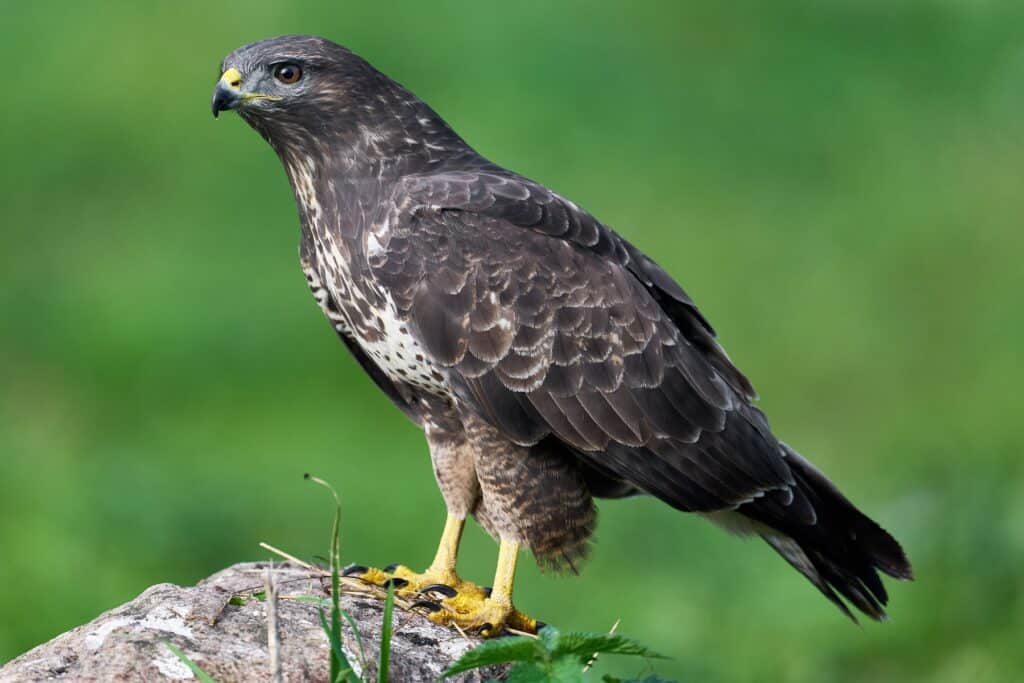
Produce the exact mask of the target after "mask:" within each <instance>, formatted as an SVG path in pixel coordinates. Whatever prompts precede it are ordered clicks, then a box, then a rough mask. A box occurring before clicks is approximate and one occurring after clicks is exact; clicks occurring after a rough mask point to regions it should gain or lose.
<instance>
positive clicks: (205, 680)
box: [164, 640, 217, 683]
mask: <svg viewBox="0 0 1024 683" xmlns="http://www.w3.org/2000/svg"><path fill="white" fill-rule="evenodd" d="M164 645H166V646H167V649H168V650H170V651H171V652H173V653H174V656H175V657H177V658H178V659H180V660H181V661H182V663H183V664H184V665H185V666H187V667H188V668H189V669H191V670H192V673H193V674H195V676H196V678H198V679H199V680H200V681H202V683H217V679H216V678H214V677H213V676H211V675H210V674H208V673H206V672H205V671H203V669H202V667H201V666H199V665H198V664H196V663H195V662H193V661H192V660H191V659H190V658H189V656H188V655H187V654H185V653H184V652H182V651H181V650H179V649H178V648H177V647H175V646H174V644H173V643H170V642H168V641H166V640H165V641H164Z"/></svg>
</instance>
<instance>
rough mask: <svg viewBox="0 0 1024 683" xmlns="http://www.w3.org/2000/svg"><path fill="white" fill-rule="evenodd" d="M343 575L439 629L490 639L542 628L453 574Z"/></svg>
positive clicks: (404, 570) (359, 571)
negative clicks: (388, 592)
mask: <svg viewBox="0 0 1024 683" xmlns="http://www.w3.org/2000/svg"><path fill="white" fill-rule="evenodd" d="M345 575H346V576H349V577H352V578H355V579H360V580H362V581H366V582H367V583H372V584H375V585H378V586H385V585H387V583H388V582H389V581H393V582H394V585H395V594H396V595H398V596H400V597H402V598H405V599H406V600H408V601H409V602H411V603H412V608H414V609H416V610H418V611H422V612H423V613H425V614H426V616H427V618H428V619H430V620H431V621H433V622H434V623H436V624H441V625H443V626H457V627H458V628H460V629H462V630H463V631H464V632H466V633H467V634H470V635H476V636H480V637H482V638H491V637H494V636H497V635H501V634H502V633H503V632H504V631H505V630H506V629H514V630H516V631H524V632H526V633H536V632H537V629H538V628H539V627H540V626H542V625H543V624H542V623H540V622H538V621H537V620H536V619H533V618H532V617H529V616H527V615H525V614H523V613H522V612H520V611H519V610H517V609H516V608H515V607H513V606H512V603H511V601H510V600H508V599H505V600H501V599H499V598H497V597H496V598H492V597H491V589H490V588H486V587H483V586H478V585H476V584H475V583H470V582H469V581H463V580H462V579H460V578H459V576H458V575H457V574H455V572H448V571H441V572H438V571H431V570H427V571H426V572H423V573H422V574H420V573H417V572H414V571H412V570H411V569H409V568H408V567H405V566H403V565H392V566H389V567H385V568H384V569H377V568H376V567H363V566H359V565H357V566H353V567H349V568H348V569H347V570H345Z"/></svg>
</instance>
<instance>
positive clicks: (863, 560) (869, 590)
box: [737, 444, 913, 621]
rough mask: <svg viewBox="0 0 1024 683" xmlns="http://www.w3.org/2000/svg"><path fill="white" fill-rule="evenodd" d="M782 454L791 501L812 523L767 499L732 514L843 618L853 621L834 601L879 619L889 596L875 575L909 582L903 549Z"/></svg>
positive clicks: (797, 459)
mask: <svg viewBox="0 0 1024 683" xmlns="http://www.w3.org/2000/svg"><path fill="white" fill-rule="evenodd" d="M783 449H784V452H785V456H786V462H787V464H788V465H789V466H790V469H791V470H792V472H793V477H794V480H795V486H794V493H795V495H794V501H795V502H796V504H797V505H798V506H802V505H803V502H804V501H805V502H806V503H809V505H810V506H811V507H812V508H813V510H814V519H813V521H811V522H810V523H808V521H807V518H806V515H803V514H793V513H792V512H787V511H786V509H785V508H788V507H790V506H781V505H780V504H779V501H778V500H775V499H772V498H770V497H768V496H765V497H764V498H760V499H757V500H754V501H751V502H750V503H746V504H744V505H742V506H740V507H739V508H738V509H737V512H739V513H741V514H743V515H745V516H747V517H749V518H750V519H752V520H754V521H755V522H757V523H758V526H757V530H758V534H759V535H760V536H761V537H762V538H763V539H764V540H765V541H767V543H768V544H769V545H770V546H771V547H772V548H774V549H775V551H776V552H778V553H779V555H781V556H782V557H783V558H785V560H786V561H787V562H789V563H790V564H791V565H792V566H793V567H794V568H796V570H797V571H799V572H800V573H801V574H803V575H804V576H805V577H807V578H808V579H809V580H810V582H811V583H812V584H814V585H815V586H816V587H817V588H818V590H820V591H821V592H822V594H823V595H824V596H825V597H826V598H828V599H829V600H831V601H832V602H833V603H835V604H836V605H837V606H838V607H839V608H840V609H841V610H842V611H843V613H844V614H846V616H848V617H850V618H851V619H853V620H854V621H856V617H854V615H853V613H852V612H851V611H850V609H849V608H848V607H847V606H846V604H844V602H843V600H842V599H841V598H840V596H842V598H845V599H846V600H847V601H849V602H850V603H851V604H852V605H853V606H855V607H856V608H857V609H858V610H860V611H861V612H863V613H864V614H866V615H868V616H869V617H871V618H872V619H877V620H882V619H885V616H886V615H885V609H884V608H885V605H886V603H887V602H888V600H889V596H888V594H887V592H886V590H885V586H884V585H883V584H882V580H881V578H880V577H879V575H878V572H879V571H881V572H883V573H885V574H888V575H889V576H892V577H894V578H897V579H912V578H913V570H912V569H911V566H910V562H909V561H908V560H907V556H906V555H905V554H904V552H903V549H902V548H901V547H900V545H899V543H897V542H896V539H894V538H893V537H892V536H891V535H889V534H888V533H887V532H886V531H885V530H884V529H882V527H880V526H879V525H878V524H877V523H875V522H874V521H872V520H871V519H870V518H868V517H867V516H866V515H865V514H864V513H862V512H861V511H860V510H858V509H857V508H856V507H855V506H854V505H853V503H851V502H850V501H849V500H848V499H847V498H846V497H845V496H844V495H843V494H842V493H840V492H839V490H838V489H837V488H836V487H835V485H834V484H832V482H830V481H829V480H828V478H827V477H825V475H824V474H822V473H821V472H820V471H819V470H818V469H817V468H815V467H814V466H813V465H811V463H809V462H808V461H807V460H805V459H804V458H803V457H801V456H800V455H799V454H798V453H797V452H796V451H794V450H792V449H791V448H789V447H788V446H786V445H785V444H783ZM801 499H802V500H801Z"/></svg>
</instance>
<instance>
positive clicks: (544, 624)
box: [537, 620, 548, 633]
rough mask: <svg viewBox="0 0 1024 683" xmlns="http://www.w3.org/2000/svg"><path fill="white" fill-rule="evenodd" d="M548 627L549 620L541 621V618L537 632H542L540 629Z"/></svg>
mask: <svg viewBox="0 0 1024 683" xmlns="http://www.w3.org/2000/svg"><path fill="white" fill-rule="evenodd" d="M547 627H548V625H547V622H544V621H539V620H538V621H537V632H538V633H539V632H540V630H541V629H542V628H547Z"/></svg>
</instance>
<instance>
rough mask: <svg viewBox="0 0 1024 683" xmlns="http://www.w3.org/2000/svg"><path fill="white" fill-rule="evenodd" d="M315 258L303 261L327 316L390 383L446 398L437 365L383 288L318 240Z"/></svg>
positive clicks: (445, 391)
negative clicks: (353, 270) (310, 261)
mask: <svg viewBox="0 0 1024 683" xmlns="http://www.w3.org/2000/svg"><path fill="white" fill-rule="evenodd" d="M316 251H317V254H316V256H317V258H316V259H315V260H314V262H313V263H304V264H303V265H304V268H305V271H306V279H307V281H308V282H309V287H310V291H311V292H312V293H313V297H314V298H315V299H316V301H317V303H318V304H319V305H320V308H321V310H322V311H323V312H324V315H326V316H327V319H328V320H329V321H330V322H331V324H332V325H333V326H334V328H335V330H337V331H338V332H339V333H340V334H343V335H345V336H346V337H348V338H349V339H351V340H352V341H354V342H355V343H356V344H357V345H358V346H359V347H360V349H362V351H363V352H364V353H365V354H366V355H367V356H368V357H369V358H370V360H371V361H373V363H374V364H375V365H376V366H377V367H379V368H380V369H381V370H382V371H383V372H384V374H386V375H387V376H388V378H389V379H390V380H391V381H392V382H394V383H395V384H396V385H399V386H401V387H404V388H405V389H409V390H412V391H414V392H415V391H420V392H427V393H430V394H433V395H436V396H449V395H450V393H451V392H450V390H449V387H448V385H447V382H446V381H445V376H444V374H443V372H442V368H441V367H440V366H439V365H438V364H436V363H435V362H434V361H433V359H431V358H430V357H429V355H428V354H427V352H426V350H425V349H424V348H423V347H422V345H421V344H420V342H419V340H418V339H417V338H416V337H415V336H414V335H413V334H412V333H411V331H410V329H409V326H408V323H407V321H405V320H403V319H402V318H401V317H400V316H399V314H398V309H397V307H396V306H395V303H394V301H393V300H392V298H391V297H390V296H389V294H388V292H387V290H386V289H384V288H383V287H381V286H380V285H379V284H378V283H377V282H375V281H374V280H373V278H372V277H371V276H370V275H369V273H358V274H353V272H352V269H351V268H350V267H349V264H348V262H347V261H346V260H345V259H344V258H337V256H338V255H337V254H330V253H329V252H330V249H325V248H324V244H323V243H318V245H317V249H316Z"/></svg>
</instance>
